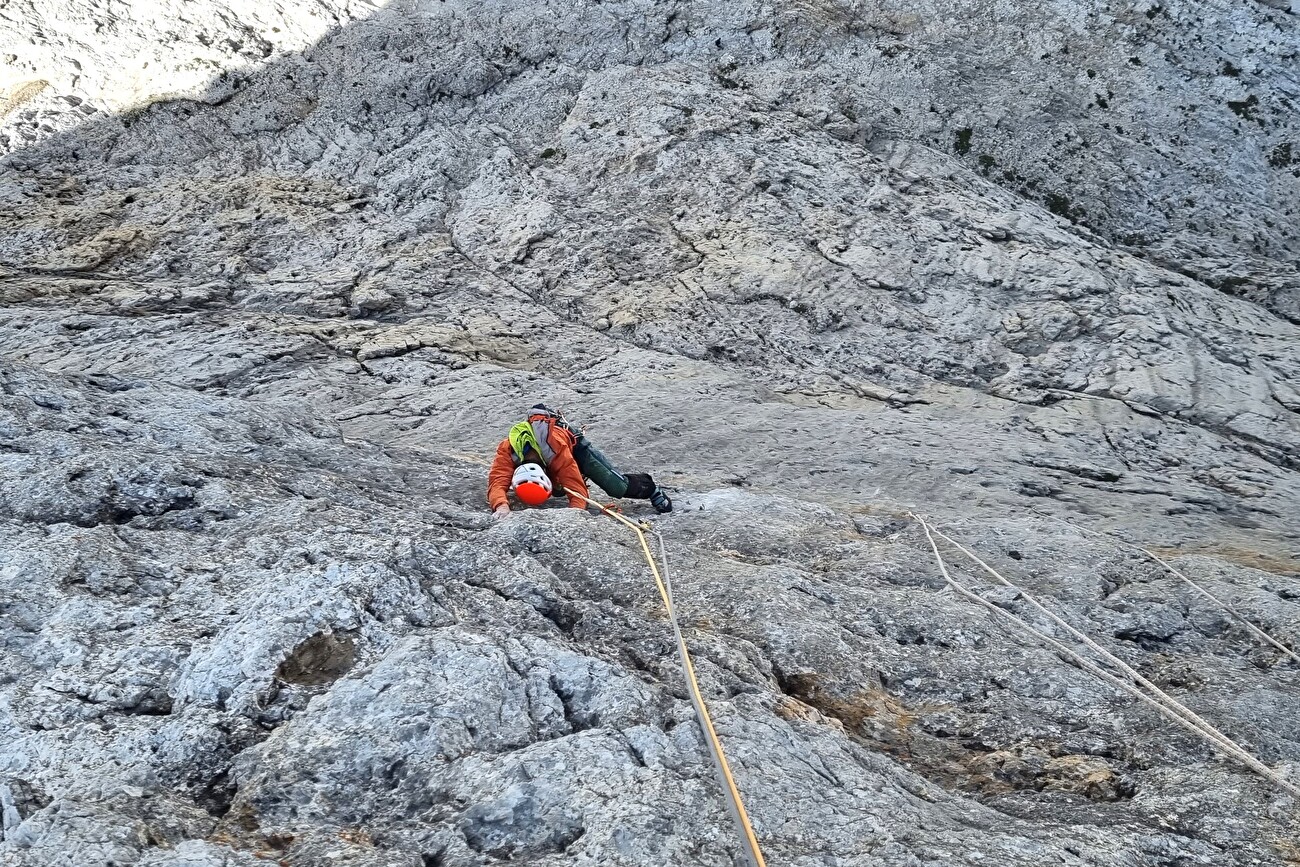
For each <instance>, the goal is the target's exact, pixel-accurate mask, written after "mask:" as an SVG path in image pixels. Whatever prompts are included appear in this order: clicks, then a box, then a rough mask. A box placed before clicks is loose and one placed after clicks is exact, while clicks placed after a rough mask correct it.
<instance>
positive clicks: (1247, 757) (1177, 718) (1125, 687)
mask: <svg viewBox="0 0 1300 867" xmlns="http://www.w3.org/2000/svg"><path fill="white" fill-rule="evenodd" d="M908 514H910V515H911V516H912V517H913V518H915V519H916V520H917V522H918V523H920V525H921V528H922V529H923V530H924V531H925V538H926V541H928V542H929V543H930V550H931V551H933V552H934V559H935V562H936V563H937V564H938V566H939V571H940V573H942V575H943V578H944V580H945V581H946V582H947V583H948V585H949V586H950V587H952V588H953V589H954V590H956V591H957V592H958V593H960V594H961V595H962V596H963V597H965V598H966V599H969V600H970V601H972V602H974V603H976V604H977V605H980V606H982V607H984V608H986V609H988V610H989V611H991V612H993V613H994V614H995V615H997V616H998V617H1001V618H1003V619H1004V620H1006V621H1007V622H1009V623H1011V624H1012V625H1014V626H1015V627H1017V628H1018V629H1020V630H1022V631H1024V632H1026V633H1028V634H1029V635H1031V636H1033V637H1034V638H1035V639H1037V640H1038V641H1041V642H1043V643H1045V644H1047V645H1048V646H1049V647H1051V648H1052V649H1053V650H1055V651H1056V652H1058V653H1060V654H1062V655H1064V656H1065V657H1066V658H1067V659H1069V660H1070V661H1072V662H1074V663H1075V664H1076V665H1078V666H1079V667H1080V668H1082V669H1084V670H1085V671H1087V672H1089V673H1091V674H1093V675H1095V676H1097V677H1099V678H1101V679H1102V680H1104V681H1106V682H1107V683H1110V684H1111V685H1112V686H1114V687H1116V688H1117V689H1119V690H1120V691H1122V692H1124V693H1126V694H1128V695H1131V696H1132V697H1134V698H1136V699H1138V700H1139V701H1142V702H1144V703H1145V704H1147V705H1150V706H1151V707H1153V708H1155V709H1156V710H1157V711H1159V712H1160V713H1161V714H1163V715H1164V716H1166V717H1168V718H1169V719H1170V720H1172V721H1173V722H1175V723H1177V724H1178V725H1180V726H1182V727H1183V728H1184V729H1187V730H1188V731H1190V732H1191V733H1192V734H1195V735H1198V736H1199V737H1201V738H1202V739H1204V740H1206V741H1208V742H1209V743H1210V744H1211V745H1213V746H1215V747H1217V748H1218V749H1219V750H1220V752H1223V753H1225V754H1226V755H1228V756H1230V757H1232V758H1235V759H1237V760H1238V761H1240V762H1241V763H1242V764H1244V765H1246V766H1247V767H1249V768H1250V769H1251V770H1253V771H1255V772H1256V773H1258V774H1259V775H1260V776H1262V777H1265V778H1266V779H1268V780H1270V781H1271V782H1273V783H1274V784H1276V785H1277V786H1279V787H1280V788H1282V789H1285V790H1286V791H1288V792H1290V793H1291V794H1293V795H1296V796H1300V788H1297V787H1296V786H1294V785H1292V784H1291V783H1289V782H1287V781H1286V780H1285V779H1283V778H1282V777H1281V776H1279V775H1278V774H1277V773H1276V772H1275V771H1274V770H1273V769H1272V768H1270V767H1268V765H1265V764H1264V763H1263V762H1261V761H1260V760H1259V759H1257V758H1255V757H1254V756H1252V755H1251V754H1250V753H1248V752H1246V751H1245V750H1244V749H1243V748H1242V747H1240V746H1238V745H1237V744H1236V743H1234V742H1232V741H1231V740H1230V739H1227V738H1226V736H1223V737H1224V741H1221V740H1219V738H1218V737H1214V736H1212V735H1210V734H1209V733H1208V732H1207V731H1204V730H1203V729H1202V728H1201V727H1200V726H1198V725H1196V724H1195V723H1193V722H1192V721H1191V720H1190V719H1188V718H1185V717H1183V716H1181V715H1180V714H1179V713H1176V712H1175V711H1174V710H1173V708H1171V707H1169V706H1168V705H1166V704H1164V703H1163V702H1160V701H1156V699H1154V698H1152V697H1151V696H1150V695H1148V694H1146V693H1145V692H1143V691H1142V690H1141V689H1139V688H1138V687H1137V686H1136V685H1134V684H1133V683H1130V682H1129V681H1126V680H1124V679H1122V678H1120V677H1117V676H1115V675H1114V674H1112V673H1111V672H1109V671H1106V670H1104V669H1103V668H1101V667H1100V666H1098V665H1097V664H1096V663H1094V662H1092V661H1091V660H1088V659H1085V658H1084V657H1083V656H1081V655H1079V654H1078V653H1077V652H1076V651H1075V650H1073V649H1072V648H1070V647H1068V646H1067V645H1065V644H1063V643H1062V642H1060V641H1057V640H1056V639H1055V638H1052V637H1051V636H1048V635H1044V634H1043V633H1041V632H1039V631H1038V630H1037V629H1034V628H1033V627H1032V626H1031V625H1030V624H1028V623H1026V622H1025V621H1023V620H1021V619H1020V618H1019V617H1017V616H1016V615H1015V614H1014V613H1012V612H1010V611H1007V610H1005V609H1003V608H999V607H998V606H997V605H994V604H993V603H992V602H990V601H989V600H987V599H985V598H983V597H982V596H980V595H978V594H977V593H975V592H974V591H972V590H970V589H969V588H967V587H966V586H965V585H963V584H961V583H960V582H959V581H957V580H956V579H955V578H953V577H952V575H951V574H949V572H948V567H947V564H946V563H945V562H944V559H943V555H942V554H940V553H939V546H938V544H937V543H936V542H935V541H934V536H933V535H932V534H931V527H930V524H929V522H928V521H926V520H925V519H924V518H922V517H921V516H920V515H917V514H916V513H914V512H909V513H908ZM935 532H938V531H937V530H936V531H935ZM1017 589H1018V588H1017ZM1171 701H1173V700H1172V699H1171ZM1183 710H1184V711H1186V713H1187V714H1189V715H1191V716H1195V715H1194V714H1192V712H1191V710H1189V709H1187V708H1185V707H1184V708H1183ZM1207 725H1208V724H1207Z"/></svg>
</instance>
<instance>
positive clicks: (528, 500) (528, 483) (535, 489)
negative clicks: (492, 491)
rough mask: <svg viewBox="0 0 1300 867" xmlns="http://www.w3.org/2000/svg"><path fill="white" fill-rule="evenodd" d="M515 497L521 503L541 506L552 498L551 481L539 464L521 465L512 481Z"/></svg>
mask: <svg viewBox="0 0 1300 867" xmlns="http://www.w3.org/2000/svg"><path fill="white" fill-rule="evenodd" d="M511 487H513V488H514V491H515V496H516V497H518V498H519V501H520V502H521V503H524V504H525V505H529V506H540V505H541V504H542V503H545V502H546V501H547V500H549V499H550V498H551V491H552V487H551V479H550V477H549V476H547V475H546V470H544V469H542V468H541V466H540V465H539V464H531V463H529V464H520V465H519V469H517V470H515V477H514V479H513V480H512V481H511Z"/></svg>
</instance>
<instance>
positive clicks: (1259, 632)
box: [1034, 509, 1300, 662]
mask: <svg viewBox="0 0 1300 867" xmlns="http://www.w3.org/2000/svg"><path fill="white" fill-rule="evenodd" d="M1034 513H1035V514H1037V515H1042V516H1043V517H1044V518H1050V519H1052V520H1053V521H1056V522H1057V523H1060V524H1064V525H1065V526H1067V527H1069V528H1071V529H1072V530H1074V531H1075V532H1078V533H1082V534H1084V535H1089V536H1100V537H1102V538H1105V539H1109V540H1111V541H1112V542H1114V543H1115V544H1117V545H1119V546H1120V547H1121V548H1127V549H1129V550H1130V551H1137V552H1138V553H1140V554H1144V555H1146V556H1147V557H1149V558H1150V559H1152V560H1154V561H1155V562H1157V563H1159V564H1160V565H1161V566H1163V567H1164V568H1165V570H1166V571H1168V572H1169V573H1170V574H1171V575H1173V576H1175V577H1177V578H1181V579H1182V580H1183V581H1184V582H1186V583H1187V584H1188V586H1190V587H1191V588H1192V589H1193V590H1195V591H1196V592H1197V593H1200V594H1201V595H1202V596H1204V597H1205V598H1206V599H1209V600H1210V601H1211V602H1213V603H1214V604H1215V605H1218V606H1219V607H1220V608H1222V609H1223V610H1224V611H1226V612H1227V613H1228V614H1230V615H1231V616H1232V617H1233V618H1235V619H1236V620H1237V621H1238V622H1240V623H1241V624H1242V625H1243V626H1245V627H1246V629H1248V630H1250V633H1251V634H1252V635H1254V636H1255V637H1256V638H1258V639H1259V640H1260V641H1263V642H1264V643H1266V644H1271V645H1273V646H1274V647H1276V648H1277V649H1278V650H1280V651H1282V652H1283V653H1285V654H1286V655H1287V656H1289V657H1291V659H1292V660H1294V661H1295V662H1300V656H1297V655H1296V653H1295V651H1294V650H1292V649H1291V648H1289V647H1287V646H1286V645H1285V644H1283V643H1282V642H1280V641H1278V640H1277V639H1276V638H1274V637H1273V636H1271V635H1269V634H1268V633H1267V632H1265V631H1264V630H1263V629H1261V628H1259V627H1258V626H1256V625H1255V624H1254V623H1252V622H1251V621H1250V619H1249V618H1247V617H1246V615H1244V614H1242V613H1241V612H1240V611H1238V610H1237V609H1236V608H1233V607H1232V606H1231V605H1229V604H1228V603H1227V602H1224V601H1223V600H1222V599H1220V598H1219V597H1217V596H1215V595H1214V594H1213V593H1211V592H1210V591H1209V590H1206V589H1205V588H1204V587H1203V586H1201V585H1200V584H1198V583H1196V582H1195V581H1193V580H1192V579H1191V578H1188V577H1187V576H1186V575H1184V574H1183V573H1182V572H1180V571H1178V570H1177V569H1175V568H1174V567H1173V564H1171V563H1169V561H1167V560H1165V559H1164V558H1163V557H1160V556H1157V555H1156V554H1155V553H1154V552H1152V551H1150V550H1149V549H1147V548H1143V547H1141V546H1140V545H1134V544H1133V543H1132V542H1129V541H1126V540H1124V539H1121V538H1120V537H1119V536H1116V535H1115V534H1114V533H1105V532H1102V531H1100V530H1090V529H1088V528H1087V527H1080V526H1079V525H1078V524H1075V523H1073V522H1071V521H1067V520H1065V519H1064V518H1058V517H1057V516H1055V515H1049V514H1047V513H1046V512H1040V511H1038V510H1037V509H1035V510H1034Z"/></svg>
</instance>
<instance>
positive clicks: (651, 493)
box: [487, 403, 673, 518]
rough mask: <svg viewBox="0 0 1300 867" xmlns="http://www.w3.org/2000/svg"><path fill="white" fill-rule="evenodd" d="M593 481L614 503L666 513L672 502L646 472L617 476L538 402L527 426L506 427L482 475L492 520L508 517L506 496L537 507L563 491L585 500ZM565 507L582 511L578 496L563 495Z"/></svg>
mask: <svg viewBox="0 0 1300 867" xmlns="http://www.w3.org/2000/svg"><path fill="white" fill-rule="evenodd" d="M584 479H590V480H591V481H593V482H595V483H596V484H597V485H598V486H599V487H600V488H601V490H603V491H604V492H605V493H607V494H609V495H610V496H611V497H614V498H615V499H622V498H624V497H631V498H632V499H636V500H649V501H650V505H652V506H654V507H655V511H657V512H671V511H672V510H673V501H672V500H670V499H669V498H668V495H667V494H666V493H664V489H663V488H661V487H659V486H658V485H656V484H655V481H654V479H652V478H650V476H649V475H647V474H646V473H620V472H619V471H618V470H617V469H615V468H614V465H613V464H611V463H610V461H609V458H607V457H605V455H603V454H602V453H601V452H600V451H599V450H598V449H597V448H596V447H595V446H593V445H592V444H591V443H590V442H588V441H587V438H586V437H585V436H583V433H582V429H581V428H578V427H574V426H573V425H572V424H570V423H569V421H568V420H567V419H566V418H565V417H564V415H563V414H561V413H559V412H556V411H555V410H552V409H551V408H549V407H548V406H546V404H543V403H539V404H537V405H536V406H534V407H533V409H532V412H530V413H529V415H528V419H527V421H521V422H519V423H518V424H516V425H515V426H514V427H512V428H510V434H509V436H507V437H506V438H505V439H503V440H502V441H501V444H500V445H499V446H497V454H496V458H495V459H494V460H493V461H492V469H491V470H489V471H488V489H487V496H488V505H489V506H490V507H491V508H492V516H493V517H494V518H500V517H501V516H503V515H508V514H510V501H509V499H508V498H507V497H506V493H507V491H511V490H513V491H514V492H515V496H516V497H517V498H518V499H519V500H520V502H522V503H524V504H525V505H529V506H540V505H541V504H542V503H544V502H546V501H547V500H548V499H550V498H551V497H552V496H555V495H559V494H561V493H564V489H565V488H569V489H571V490H574V491H577V492H578V493H580V494H582V495H583V496H586V495H587V483H586V481H585V480H584ZM568 497H569V505H570V506H573V507H574V508H575V509H582V508H586V506H587V504H586V503H585V502H583V500H582V499H581V498H580V497H575V496H573V495H572V494H569V495H568Z"/></svg>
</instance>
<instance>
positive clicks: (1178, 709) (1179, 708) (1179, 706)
mask: <svg viewBox="0 0 1300 867" xmlns="http://www.w3.org/2000/svg"><path fill="white" fill-rule="evenodd" d="M934 534H935V535H936V536H938V537H939V538H941V539H943V540H945V541H946V542H948V543H949V544H950V545H952V546H953V547H955V548H956V549H957V550H958V551H961V552H962V553H963V554H965V555H966V556H967V557H969V558H970V559H972V560H974V561H975V563H976V564H978V565H979V566H980V567H981V568H982V569H984V571H985V572H988V573H989V574H990V575H992V576H993V578H994V580H996V581H997V582H998V583H999V584H1002V585H1003V586H1005V587H1009V588H1011V589H1012V590H1014V591H1016V593H1017V594H1018V595H1019V596H1020V597H1021V598H1022V599H1024V600H1025V601H1026V602H1028V603H1029V604H1030V605H1032V606H1033V607H1034V608H1036V609H1037V610H1038V611H1040V612H1042V613H1043V614H1044V615H1046V616H1047V617H1048V618H1050V619H1051V620H1052V622H1053V623H1056V624H1057V625H1058V626H1060V627H1061V628H1062V629H1064V630H1065V631H1066V632H1068V633H1069V634H1071V635H1073V636H1074V637H1075V639H1077V640H1078V641H1080V642H1082V643H1083V644H1086V645H1087V646H1088V647H1090V648H1091V649H1092V650H1093V651H1094V652H1095V653H1097V654H1098V655H1099V656H1100V657H1101V658H1102V659H1104V660H1106V661H1107V662H1109V663H1110V664H1112V665H1114V666H1115V667H1116V668H1118V669H1119V670H1120V671H1122V672H1124V674H1126V675H1128V677H1129V679H1130V680H1131V681H1133V682H1134V683H1136V684H1138V685H1139V686H1141V687H1144V688H1146V689H1147V690H1149V691H1150V692H1151V693H1152V694H1154V695H1155V696H1156V697H1157V698H1159V699H1160V700H1161V701H1163V702H1165V703H1166V704H1167V705H1168V706H1169V707H1170V709H1172V710H1173V711H1174V712H1175V713H1179V714H1182V715H1183V716H1185V717H1186V718H1187V720H1188V721H1189V722H1191V723H1192V724H1193V725H1195V726H1197V727H1198V728H1201V729H1202V730H1203V733H1204V734H1206V735H1207V736H1209V737H1211V738H1213V739H1214V740H1216V741H1218V742H1219V743H1220V744H1221V745H1222V746H1223V747H1224V748H1225V749H1226V750H1228V751H1233V750H1238V749H1241V747H1240V746H1238V745H1237V744H1236V743H1235V742H1234V741H1233V740H1232V739H1231V738H1229V737H1228V736H1227V735H1225V734H1224V733H1223V732H1221V731H1219V730H1218V729H1217V728H1215V727H1214V726H1213V725H1211V724H1210V723H1209V722H1207V721H1206V720H1205V719H1203V718H1202V717H1200V716H1199V715H1197V714H1196V713H1195V712H1194V711H1192V710H1191V709H1190V708H1188V707H1187V706H1186V705H1184V704H1183V703H1182V702H1180V701H1178V700H1177V699H1176V698H1174V697H1173V696H1171V695H1169V694H1168V693H1166V692H1165V691H1164V690H1162V689H1160V687H1158V686H1156V685H1155V684H1154V683H1152V682H1151V681H1150V680H1148V679H1147V678H1145V677H1143V676H1142V675H1141V674H1140V673H1138V672H1137V671H1136V670H1134V669H1133V668H1132V667H1131V666H1129V664H1128V663H1126V662H1125V661H1124V660H1122V659H1120V658H1119V657H1118V656H1116V655H1115V654H1113V653H1111V652H1110V651H1108V650H1107V649H1106V648H1104V647H1102V646H1101V645H1099V644H1097V642H1095V641H1093V640H1092V638H1091V637H1089V636H1088V635H1086V634H1085V633H1083V632H1080V631H1079V630H1078V629H1076V628H1075V627H1074V626H1073V625H1072V624H1070V623H1067V622H1066V621H1065V620H1063V619H1061V618H1060V617H1058V616H1057V615H1056V614H1055V613H1054V612H1052V611H1050V610H1049V609H1048V608H1046V607H1045V606H1044V605H1043V604H1042V603H1040V602H1039V601H1038V600H1037V599H1036V598H1035V597H1034V596H1033V594H1031V593H1030V592H1029V591H1027V590H1025V589H1024V588H1023V587H1020V586H1019V585H1017V584H1013V583H1012V582H1011V581H1009V580H1007V578H1006V577H1004V576H1003V575H1002V574H1001V573H1000V572H998V571H997V570H996V569H994V568H993V567H992V566H990V565H989V564H988V563H986V562H985V561H984V560H982V559H981V558H979V557H978V556H976V555H975V554H974V552H972V551H971V550H970V549H969V548H967V547H965V546H964V545H962V544H961V543H960V542H958V541H957V540H955V539H953V538H952V537H951V536H949V535H948V534H946V533H944V532H943V531H942V530H939V529H938V528H934Z"/></svg>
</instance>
